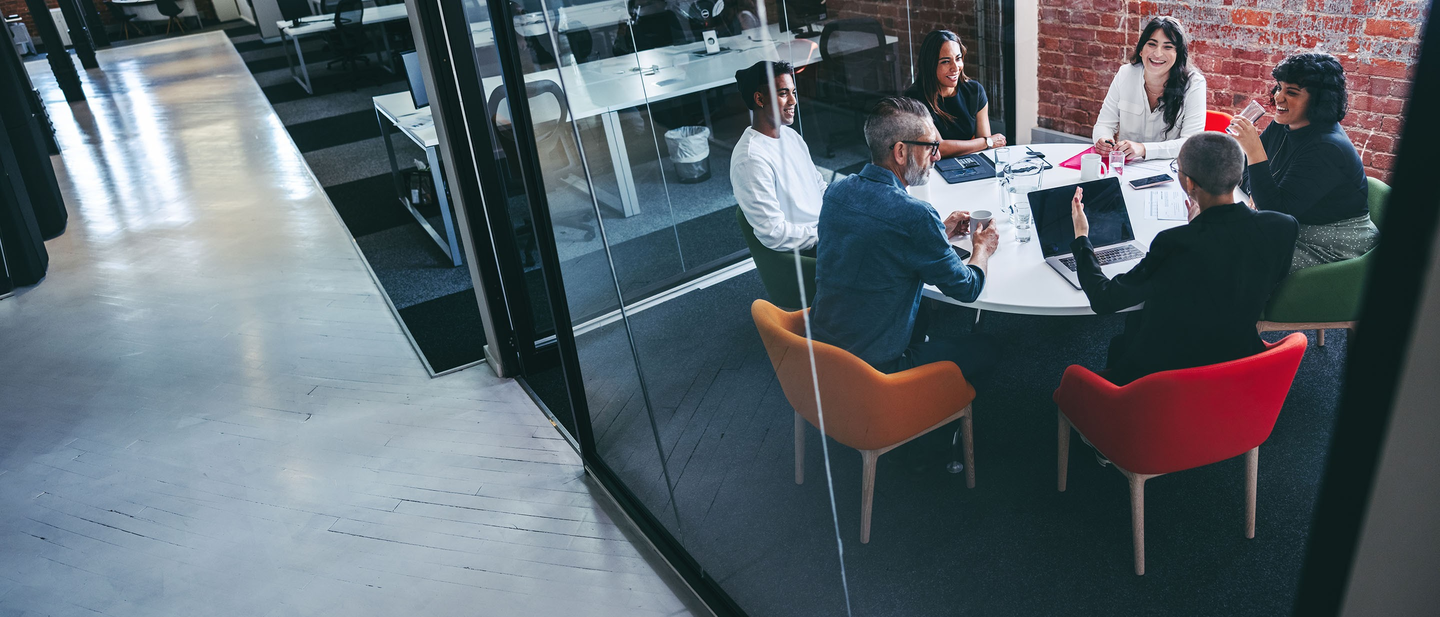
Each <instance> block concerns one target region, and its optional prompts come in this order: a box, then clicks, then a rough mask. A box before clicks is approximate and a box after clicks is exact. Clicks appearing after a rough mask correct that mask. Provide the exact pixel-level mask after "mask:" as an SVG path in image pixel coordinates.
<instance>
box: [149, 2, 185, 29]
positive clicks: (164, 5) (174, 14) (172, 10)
mask: <svg viewBox="0 0 1440 617" xmlns="http://www.w3.org/2000/svg"><path fill="white" fill-rule="evenodd" d="M155 10H157V11H160V14H161V15H164V16H165V17H168V18H169V19H168V20H166V22H165V34H170V26H172V25H173V26H180V32H182V33H183V32H185V22H183V21H180V14H181V13H183V12H185V9H182V8H180V5H179V4H176V3H175V0H155Z"/></svg>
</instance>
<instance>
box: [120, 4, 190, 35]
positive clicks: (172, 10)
mask: <svg viewBox="0 0 1440 617" xmlns="http://www.w3.org/2000/svg"><path fill="white" fill-rule="evenodd" d="M155 10H157V11H160V14H161V15H164V16H165V17H167V18H168V19H166V20H165V34H170V26H172V25H174V26H180V32H182V33H183V32H185V22H183V21H180V14H181V13H183V12H185V9H183V8H180V5H179V4H176V3H175V0H155ZM126 38H129V35H128V34H127V35H126Z"/></svg>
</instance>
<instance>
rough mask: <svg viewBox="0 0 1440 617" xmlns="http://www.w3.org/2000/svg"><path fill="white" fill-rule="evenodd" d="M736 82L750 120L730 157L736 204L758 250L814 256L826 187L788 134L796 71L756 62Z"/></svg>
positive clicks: (799, 141)
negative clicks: (797, 252) (753, 235)
mask: <svg viewBox="0 0 1440 617" xmlns="http://www.w3.org/2000/svg"><path fill="white" fill-rule="evenodd" d="M735 82H736V83H737V84H739V86H740V96H742V97H744V99H745V106H746V107H749V108H750V110H751V112H752V113H751V115H752V116H753V119H752V120H751V121H750V128H747V129H745V133H744V134H743V135H741V136H740V141H739V142H738V143H736V144H735V151H734V152H733V153H731V155H730V186H731V188H732V189H733V190H734V191H735V200H736V201H737V202H739V204H740V210H741V211H743V212H744V213H745V219H746V220H747V221H749V222H750V226H751V227H754V228H755V238H756V239H758V240H759V241H760V244H763V245H765V247H766V248H769V249H771V250H776V251H793V250H795V249H800V250H801V251H802V252H804V253H806V254H809V255H814V250H815V244H816V240H817V236H816V233H815V226H816V224H817V223H819V221H820V199H821V197H823V196H824V195H825V181H824V180H823V179H821V178H820V172H819V171H818V170H816V169H815V163H814V162H813V161H811V160H810V148H809V146H806V145H805V140H804V139H803V138H802V137H800V134H799V133H796V132H795V130H794V129H792V128H790V125H791V124H793V123H794V122H795V107H796V105H798V103H799V97H798V95H797V94H796V92H795V71H794V69H793V68H791V66H790V64H789V63H786V62H765V61H761V62H756V63H755V64H754V65H753V66H751V67H750V68H747V69H744V70H740V71H736V72H735Z"/></svg>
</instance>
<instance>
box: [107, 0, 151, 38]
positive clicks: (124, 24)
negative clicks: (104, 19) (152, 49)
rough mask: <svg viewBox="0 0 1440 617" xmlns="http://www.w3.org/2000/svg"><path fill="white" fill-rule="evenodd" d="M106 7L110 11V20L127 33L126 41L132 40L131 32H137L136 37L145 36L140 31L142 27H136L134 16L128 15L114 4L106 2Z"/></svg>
mask: <svg viewBox="0 0 1440 617" xmlns="http://www.w3.org/2000/svg"><path fill="white" fill-rule="evenodd" d="M105 7H106V8H107V9H109V11H110V19H111V20H112V21H114V22H116V23H118V24H120V29H121V30H123V31H124V32H125V40H127V41H128V40H130V31H131V30H134V31H135V36H143V35H144V33H143V32H141V31H140V26H137V25H135V16H134V15H131V14H129V13H126V12H125V9H123V8H120V6H119V5H116V4H115V3H114V2H106V3H105Z"/></svg>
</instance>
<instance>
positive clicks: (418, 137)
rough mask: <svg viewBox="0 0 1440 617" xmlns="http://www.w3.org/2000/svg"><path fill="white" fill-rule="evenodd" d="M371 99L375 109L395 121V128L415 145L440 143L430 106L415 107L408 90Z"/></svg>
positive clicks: (427, 145)
mask: <svg viewBox="0 0 1440 617" xmlns="http://www.w3.org/2000/svg"><path fill="white" fill-rule="evenodd" d="M372 100H373V101H374V102H375V110H376V111H378V112H380V113H381V114H382V115H384V116H385V117H386V118H387V119H389V120H390V121H391V122H393V123H395V128H397V129H400V132H401V133H404V134H405V137H407V138H409V139H410V141H413V142H415V145H417V146H420V147H421V148H433V147H435V146H438V145H440V138H439V137H438V136H437V135H436V134H435V119H434V118H433V117H432V116H431V115H430V108H429V107H426V108H424V109H419V110H417V109H415V101H414V100H413V99H411V98H410V91H409V90H405V91H402V92H394V93H391V94H382V95H380V96H377V97H375V98H374V99H372Z"/></svg>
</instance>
